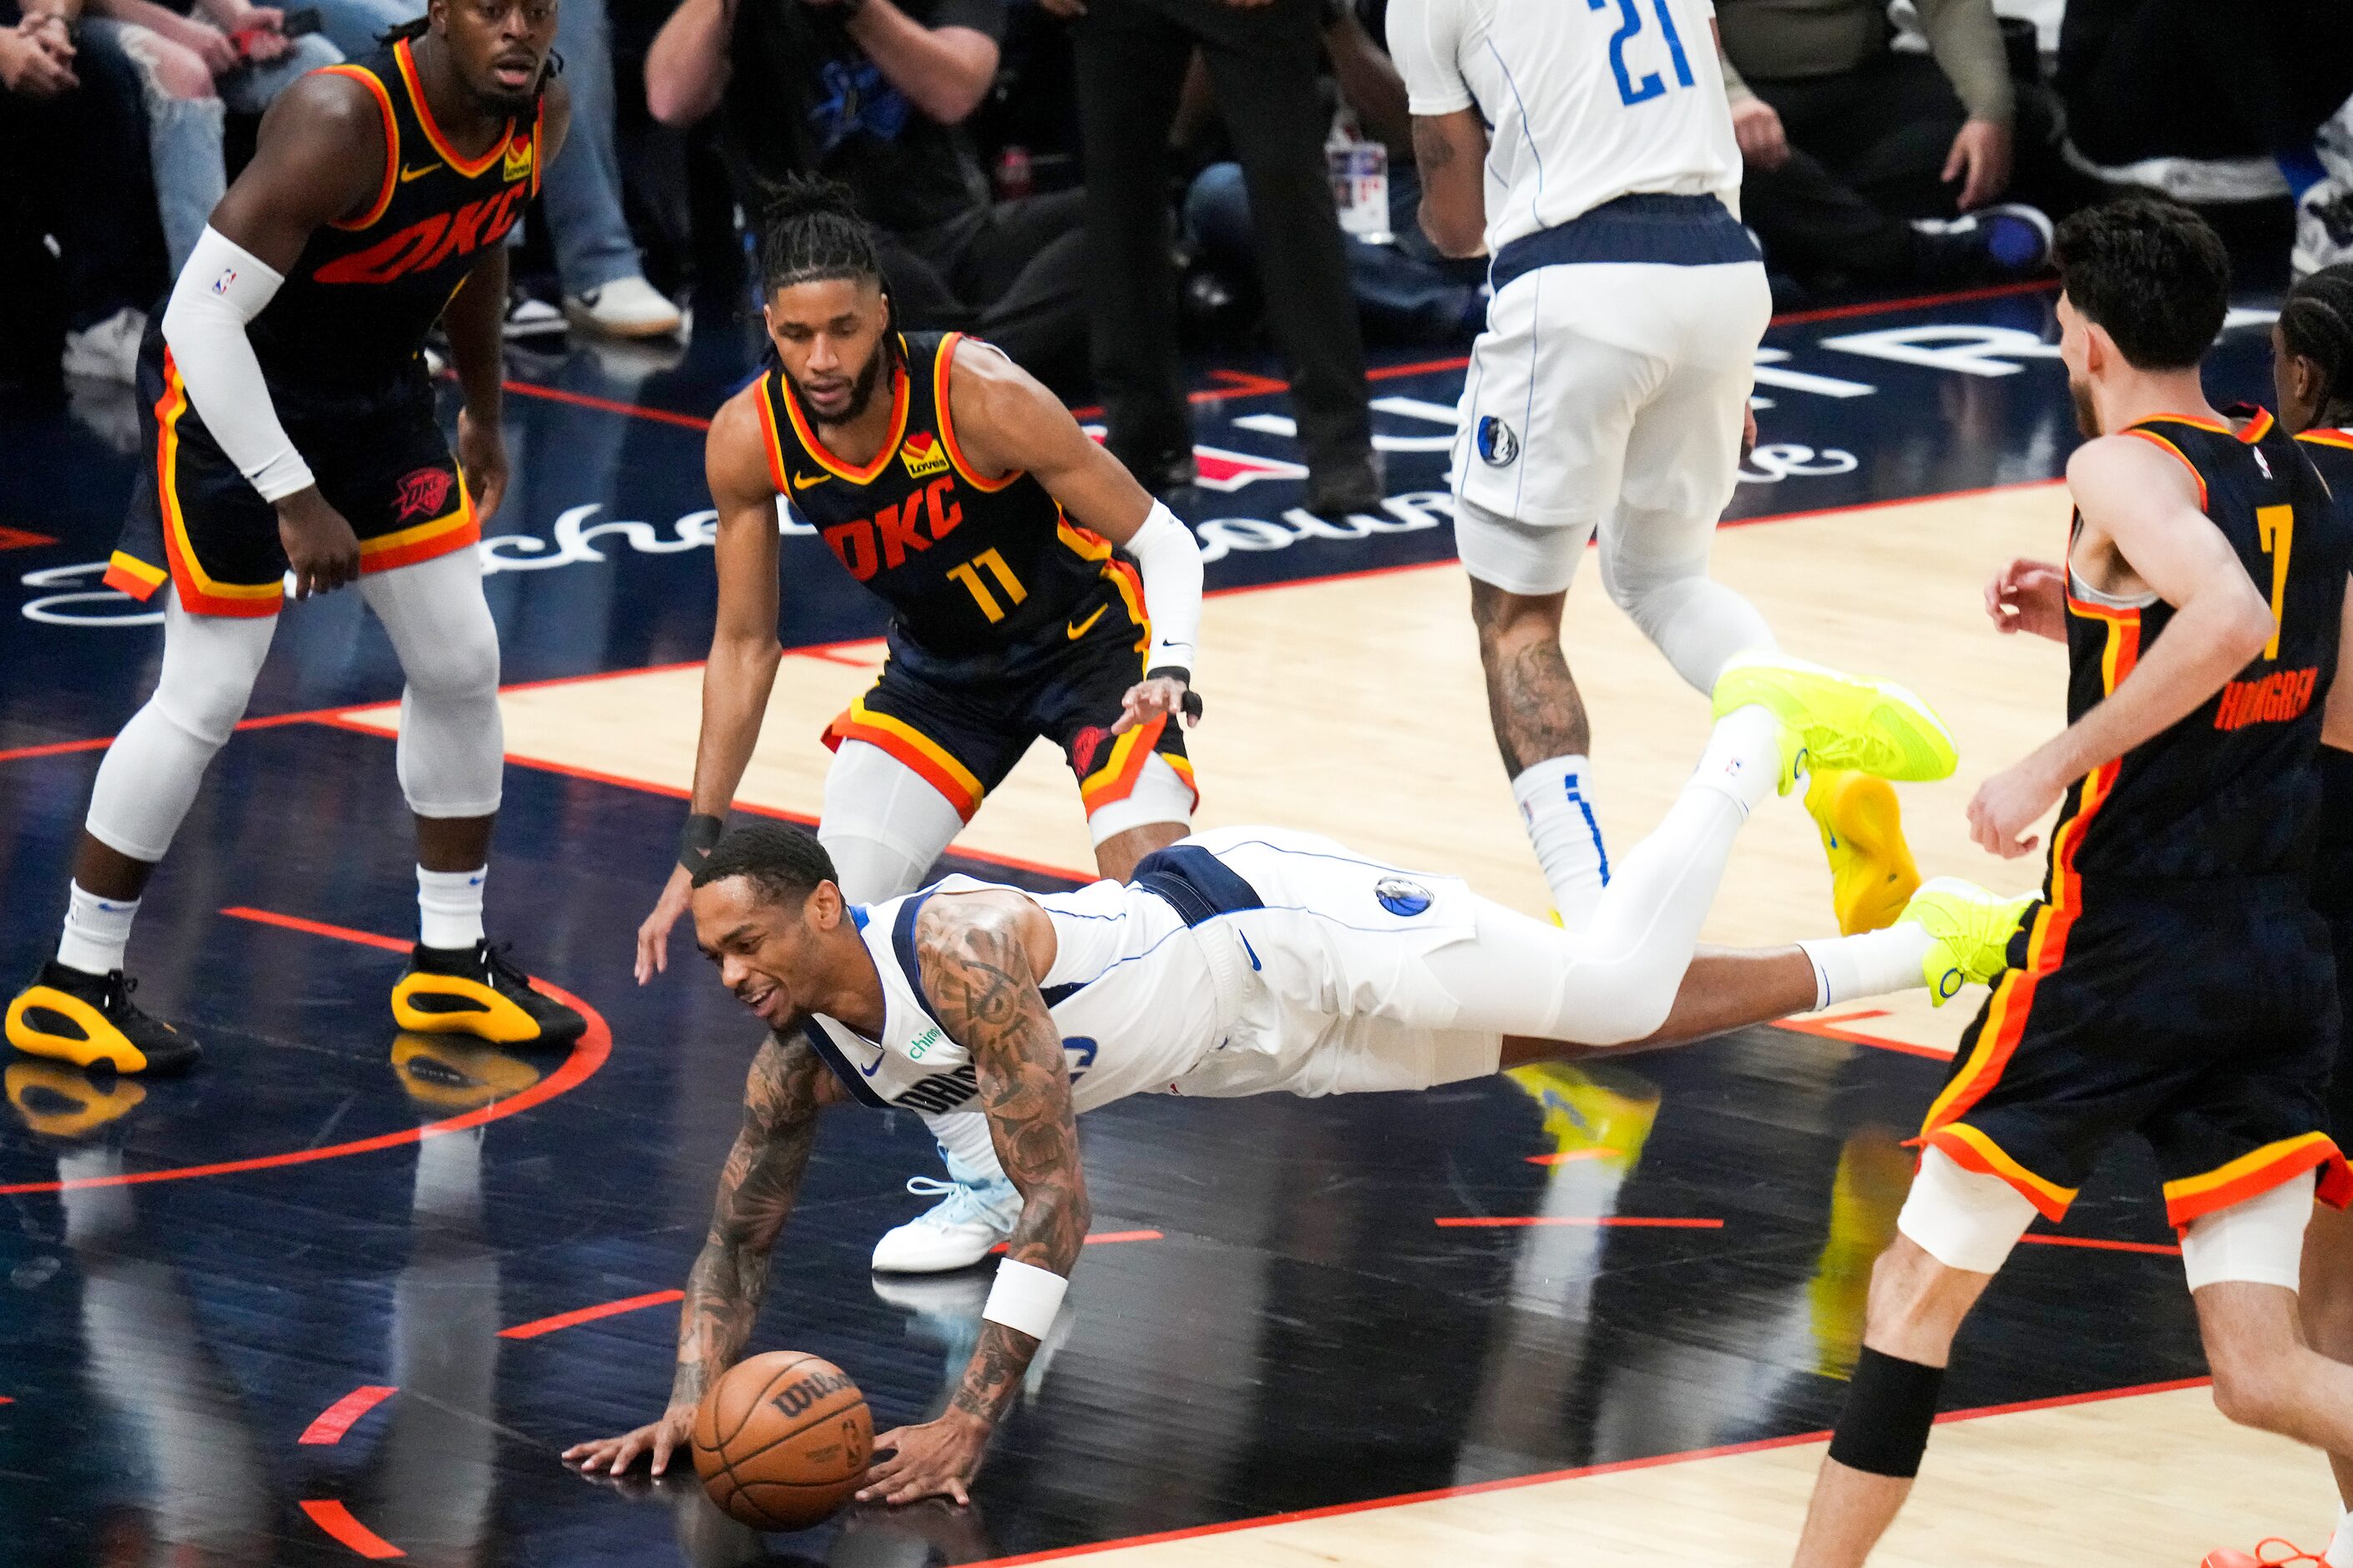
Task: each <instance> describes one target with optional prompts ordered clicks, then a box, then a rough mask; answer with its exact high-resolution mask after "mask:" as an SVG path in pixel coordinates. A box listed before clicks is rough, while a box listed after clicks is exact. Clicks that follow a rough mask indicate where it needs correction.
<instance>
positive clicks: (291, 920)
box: [0, 906, 613, 1196]
mask: <svg viewBox="0 0 2353 1568" xmlns="http://www.w3.org/2000/svg"><path fill="white" fill-rule="evenodd" d="M221 913H223V914H225V915H229V916H233V917H234V918H236V919H238V920H247V921H259V922H260V923H261V924H264V925H273V926H279V927H282V928H283V929H285V930H288V931H302V932H305V933H307V934H309V935H311V936H327V937H333V938H335V939H337V940H338V941H342V942H357V943H359V944H360V945H361V946H364V947H378V948H383V949H385V951H387V952H407V951H408V949H409V943H407V942H402V941H399V940H397V939H396V938H393V937H388V936H378V935H377V934H375V932H374V931H353V930H352V929H351V928H350V927H349V926H339V925H330V924H328V923H327V922H326V921H312V920H304V919H303V918H302V917H301V916H300V915H281V914H278V913H276V912H274V911H272V910H253V909H247V908H244V907H243V906H232V907H230V908H228V909H225V910H222V911H221ZM532 979H533V983H534V984H537V985H538V986H539V987H540V989H542V990H543V991H545V992H546V993H547V994H549V995H551V996H553V997H554V998H555V999H556V1000H557V1001H559V1002H561V1003H563V1004H564V1005H565V1006H567V1007H571V1008H574V1009H575V1010H576V1011H577V1012H578V1013H579V1014H580V1016H582V1017H584V1018H586V1019H587V1020H588V1032H587V1033H586V1034H585V1035H583V1036H581V1037H580V1041H579V1043H578V1044H577V1045H575V1046H574V1047H572V1054H571V1055H570V1056H568V1057H566V1058H564V1064H563V1065H562V1066H561V1067H559V1068H556V1069H555V1070H554V1072H552V1073H550V1074H548V1075H547V1076H546V1077H545V1078H543V1079H540V1080H539V1081H538V1082H537V1083H535V1084H533V1085H532V1086H531V1087H530V1088H529V1089H524V1090H522V1092H520V1093H518V1094H512V1095H509V1096H508V1097H507V1098H506V1099H504V1100H492V1101H491V1103H490V1104H488V1105H480V1106H477V1107H475V1108H474V1109H473V1110H468V1111H464V1112H461V1113H460V1114H459V1115H456V1116H450V1117H445V1118H444V1119H442V1120H441V1121H427V1122H425V1123H423V1124H422V1125H420V1126H416V1127H406V1128H403V1129H401V1130H400V1131H396V1132H380V1133H378V1134H376V1135H375V1137H373V1138H358V1139H354V1140H353V1141H352V1142H348V1143H330V1144H327V1145H325V1146H323V1147H321V1148H317V1149H294V1150H290V1151H288V1152H285V1153H281V1154H257V1155H254V1156H253V1157H251V1158H250V1159H245V1160H224V1161H221V1162H219V1163H215V1164H209V1165H175V1166H173V1167H171V1168H169V1169H166V1170H161V1171H127V1172H124V1173H121V1174H120V1175H113V1176H81V1177H77V1178H76V1179H74V1180H72V1181H69V1182H14V1183H10V1184H6V1185H5V1186H0V1196H6V1195H10V1194H17V1193H58V1192H67V1191H76V1192H78V1191H80V1190H81V1189H83V1188H85V1187H134V1186H142V1185H145V1184H148V1183H150V1182H185V1181H192V1180H194V1179H195V1178H196V1177H199V1176H228V1175H237V1174H239V1173H244V1172H247V1171H274V1170H277V1169H279V1168H280V1167H281V1166H286V1165H308V1164H311V1163H315V1162H317V1161H320V1160H340V1159H343V1158H345V1157H346V1156H349V1155H353V1154H372V1153H375V1152H377V1151H379V1150H383V1149H396V1148H398V1147H400V1146H401V1145H402V1144H404V1143H416V1142H422V1141H423V1140H425V1139H427V1138H431V1137H437V1136H438V1135H439V1134H441V1133H444V1132H459V1131H464V1130H466V1129H467V1128H470V1127H481V1126H484V1125H487V1124H488V1123H490V1122H492V1121H503V1120H504V1119H506V1118H507V1117H510V1116H512V1115H515V1114H516V1113H517V1112H519V1111H524V1110H531V1109H532V1108H533V1106H537V1105H542V1104H544V1103H545V1102H547V1101H548V1100H554V1098H555V1097H556V1096H558V1095H560V1094H565V1093H568V1092H569V1091H571V1090H572V1089H577V1088H578V1087H579V1086H580V1085H581V1084H582V1083H584V1082H586V1080H587V1079H589V1078H590V1077H591V1076H592V1075H594V1074H595V1073H596V1070H597V1069H598V1068H601V1067H603V1066H604V1065H605V1060H606V1058H607V1057H609V1056H611V1055H612V1054H613V1031H612V1029H611V1028H610V1027H609V1026H607V1024H606V1022H605V1016H604V1015H603V1014H602V1013H599V1012H598V1011H596V1008H594V1007H591V1006H590V1005H588V1004H587V1003H586V1002H583V1001H582V1000H581V999H580V998H579V997H577V996H575V995H574V994H572V993H571V992H569V991H566V990H565V989H564V988H563V987H562V986H560V985H556V984H552V983H551V982H549V981H547V980H544V979H542V978H541V977H540V976H538V975H533V977H532Z"/></svg>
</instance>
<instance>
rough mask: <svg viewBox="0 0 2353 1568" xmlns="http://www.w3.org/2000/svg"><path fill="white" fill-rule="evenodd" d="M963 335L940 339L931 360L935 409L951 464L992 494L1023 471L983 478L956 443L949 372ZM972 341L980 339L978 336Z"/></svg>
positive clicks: (966, 477) (1017, 477)
mask: <svg viewBox="0 0 2353 1568" xmlns="http://www.w3.org/2000/svg"><path fill="white" fill-rule="evenodd" d="M964 338H965V334H964V333H962V332H950V333H949V334H948V335H947V336H946V337H944V338H942V339H941V340H940V346H939V352H938V353H936V354H934V356H933V359H932V408H933V410H934V416H935V417H936V418H937V419H938V421H939V426H940V445H941V446H943V447H946V448H947V449H948V463H949V465H950V466H951V467H953V468H955V471H956V472H957V473H959V474H961V475H963V476H964V481H965V483H966V484H968V485H970V486H971V487H972V488H973V489H976V490H979V491H981V492H983V493H984V494H989V495H993V494H995V493H996V492H997V491H998V490H1001V489H1004V488H1005V487H1006V486H1008V485H1009V484H1011V483H1012V482H1013V481H1014V480H1016V479H1019V478H1020V477H1021V470H1020V469H1018V468H1015V469H1013V470H1012V471H1011V472H1009V473H1007V474H1004V475H1001V476H999V477H998V478H997V479H982V478H981V477H980V476H979V475H978V474H976V473H975V472H973V468H972V465H971V464H970V463H967V462H965V460H964V448H963V447H961V446H958V445H957V444H956V437H955V417H954V416H952V415H951V414H950V412H949V409H948V392H949V372H950V371H951V370H952V369H953V368H954V367H955V351H956V344H958V343H959V342H963V341H964ZM972 341H973V342H980V340H979V339H978V338H975V339H973V340H972Z"/></svg>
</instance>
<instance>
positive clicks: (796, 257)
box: [760, 175, 882, 294]
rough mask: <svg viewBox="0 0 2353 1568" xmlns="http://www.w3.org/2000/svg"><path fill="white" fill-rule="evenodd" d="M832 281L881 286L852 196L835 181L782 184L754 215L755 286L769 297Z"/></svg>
mask: <svg viewBox="0 0 2353 1568" xmlns="http://www.w3.org/2000/svg"><path fill="white" fill-rule="evenodd" d="M835 278H848V279H855V280H857V281H860V282H871V283H872V284H873V285H874V286H875V287H876V288H878V289H879V288H881V286H882V257H881V252H880V251H878V250H876V249H875V247H874V231H873V230H872V229H871V228H869V227H867V226H866V220H865V219H864V218H862V217H860V216H859V214H858V198H857V196H855V195H852V194H851V192H850V189H849V186H848V185H845V184H842V183H841V182H840V181H839V180H828V179H819V178H813V177H807V176H800V175H796V176H794V177H792V178H790V179H786V180H785V181H784V182H782V183H781V184H777V185H776V187H775V189H774V191H773V193H772V194H771V195H770V196H769V198H768V200H767V203H766V205H765V206H763V207H762V209H761V212H760V281H761V284H762V285H763V287H764V288H765V289H766V291H767V292H768V293H771V294H773V293H775V292H776V290H777V289H789V288H791V287H792V286H793V285H794V284H796V283H817V282H821V281H824V280H826V279H835Z"/></svg>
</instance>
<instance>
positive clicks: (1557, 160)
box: [1388, 0, 1740, 255]
mask: <svg viewBox="0 0 2353 1568" xmlns="http://www.w3.org/2000/svg"><path fill="white" fill-rule="evenodd" d="M1714 22H1715V5H1713V4H1712V0H1391V4H1390V5H1389V9H1388V41H1389V53H1390V54H1391V55H1392V56H1393V57H1394V58H1395V59H1396V61H1397V67H1398V72H1399V74H1401V75H1402V76H1403V77H1404V78H1405V83H1406V90H1407V93H1408V96H1409V100H1410V104H1411V108H1412V110H1413V112H1414V113H1416V114H1425V115H1437V114H1451V113H1452V112H1454V111H1455V110H1461V109H1469V108H1471V107H1472V106H1473V105H1474V104H1475V105H1476V107H1477V108H1478V110H1479V112H1480V114H1481V116H1482V118H1484V119H1485V120H1486V121H1487V124H1488V126H1489V127H1490V133H1491V139H1490V142H1489V145H1488V149H1487V251H1488V254H1490V255H1493V254H1494V253H1495V252H1497V251H1499V250H1501V249H1503V247H1504V246H1506V245H1509V244H1510V243H1511V242H1512V241H1513V240H1515V239H1520V238H1524V237H1526V236H1528V235H1531V234H1535V233H1536V232H1538V231H1539V230H1542V229H1547V228H1556V227H1558V226H1560V225H1562V224H1565V223H1567V222H1568V221H1569V220H1570V219H1571V218H1574V217H1577V216H1580V215H1582V214H1584V213H1587V212H1590V211H1591V210H1592V209H1593V208H1595V207H1598V206H1599V205H1601V204H1602V203H1604V202H1609V201H1615V200H1616V199H1617V198H1618V197H1620V196H1624V195H1636V194H1658V195H1688V196H1700V195H1715V196H1718V197H1721V198H1722V199H1723V202H1724V204H1725V206H1726V207H1727V208H1729V209H1730V210H1731V211H1732V212H1733V213H1734V215H1735V216H1737V215H1738V213H1739V210H1740V207H1739V200H1740V147H1739V143H1738V142H1735V141H1734V140H1733V135H1732V110H1731V106H1730V105H1729V103H1728V102H1727V101H1726V100H1725V94H1724V72H1723V70H1722V69H1721V68H1719V67H1718V65H1717V64H1716V58H1715V37H1714V34H1713V24H1714Z"/></svg>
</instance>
